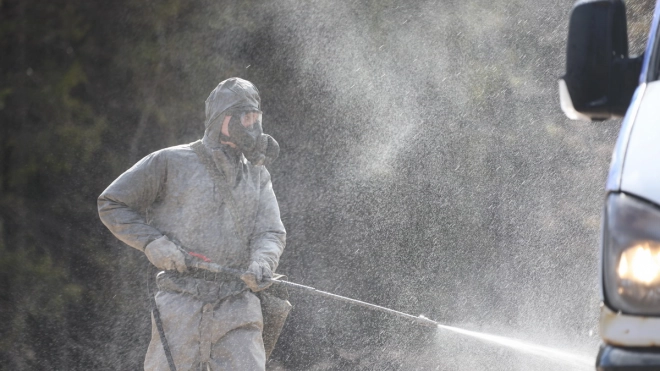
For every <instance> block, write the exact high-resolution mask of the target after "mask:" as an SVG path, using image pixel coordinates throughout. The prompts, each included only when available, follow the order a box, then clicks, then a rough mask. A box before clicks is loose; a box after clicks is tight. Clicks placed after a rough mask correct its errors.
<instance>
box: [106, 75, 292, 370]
mask: <svg viewBox="0 0 660 371" xmlns="http://www.w3.org/2000/svg"><path fill="white" fill-rule="evenodd" d="M205 126H206V130H205V133H204V137H203V139H201V140H198V141H196V142H193V143H190V144H184V145H179V146H175V147H170V148H165V149H162V150H159V151H156V152H154V153H151V154H150V155H148V156H146V157H145V158H143V159H142V160H140V161H139V162H137V163H136V164H135V165H134V166H133V167H131V168H130V169H128V170H127V171H126V172H124V173H123V174H121V175H120V176H119V177H118V178H117V179H116V180H115V181H114V182H113V183H112V184H110V186H108V188H107V189H106V190H105V191H103V193H102V194H101V195H100V196H99V198H98V209H99V215H100V217H101V220H102V222H103V223H104V224H105V225H106V226H107V227H108V229H110V231H111V232H112V233H113V234H114V235H115V236H116V237H117V238H118V239H120V240H121V241H123V242H125V243H126V244H128V245H130V246H132V247H134V248H136V249H138V250H140V251H143V252H144V253H145V255H146V257H147V258H148V259H149V261H150V262H151V263H152V264H153V265H154V266H156V267H157V268H159V269H162V270H164V272H160V273H159V274H158V276H157V283H158V288H159V291H158V293H157V294H156V297H155V302H156V308H157V309H156V312H157V314H158V316H157V317H159V318H157V319H158V320H159V322H160V323H161V324H162V325H161V328H162V330H163V331H164V333H165V337H166V344H169V353H170V354H171V356H170V360H169V362H168V355H167V351H166V350H164V347H163V343H162V342H161V337H160V334H159V331H158V329H157V327H158V324H157V323H156V319H155V318H154V317H156V316H155V315H153V314H152V338H151V343H150V345H149V348H148V350H147V354H146V357H145V361H144V369H145V370H168V369H173V365H172V364H171V363H172V362H173V363H174V364H175V368H176V369H177V370H198V369H201V370H264V369H265V363H266V351H265V350H264V343H263V340H262V329H263V318H262V312H261V307H260V300H259V298H258V297H257V296H256V295H255V294H254V292H258V291H260V290H263V289H265V288H266V287H268V286H269V285H270V284H272V282H270V280H269V279H270V278H271V277H272V276H273V272H274V271H275V269H276V268H277V265H278V262H279V258H280V255H281V254H282V250H283V249H284V246H285V239H286V231H285V229H284V226H283V225H282V221H281V220H280V212H279V206H278V204H277V200H276V198H275V194H274V192H273V188H272V184H271V179H270V174H269V173H268V170H266V168H265V167H264V166H262V165H264V164H268V163H269V162H271V161H273V160H274V159H275V158H276V157H277V156H278V153H279V146H278V144H277V142H276V141H275V140H274V139H273V138H272V137H270V136H269V135H265V134H263V131H262V127H261V101H260V98H259V92H258V90H257V89H256V87H255V86H254V85H253V84H252V83H250V82H249V81H246V80H243V79H240V78H230V79H227V80H225V81H223V82H221V83H220V84H219V85H218V86H217V87H216V88H215V89H214V90H213V92H211V94H210V96H209V97H208V99H207V100H206V123H205ZM189 252H194V253H195V254H197V255H196V256H200V257H201V256H203V257H204V258H208V259H210V260H211V261H213V262H214V263H217V264H219V265H221V266H224V267H228V268H234V269H240V270H241V271H245V273H244V274H243V275H242V276H241V277H240V278H237V277H235V276H232V275H223V274H213V273H211V272H209V271H203V270H198V269H194V268H190V267H188V266H187V265H186V259H190V256H188V253H189ZM248 288H249V289H248Z"/></svg>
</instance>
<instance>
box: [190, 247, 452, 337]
mask: <svg viewBox="0 0 660 371" xmlns="http://www.w3.org/2000/svg"><path fill="white" fill-rule="evenodd" d="M186 265H187V266H188V267H192V268H197V269H204V270H207V271H209V272H213V273H225V274H230V275H233V276H236V277H240V276H241V274H243V273H244V272H242V271H240V270H238V269H232V268H227V267H223V266H221V265H219V264H215V263H213V262H211V260H210V259H209V258H207V257H206V256H204V255H201V254H197V253H194V252H187V256H186ZM270 281H271V282H273V284H275V285H282V286H285V287H287V288H292V289H297V290H300V291H304V292H307V293H310V294H313V295H317V296H323V297H326V298H330V299H334V300H337V301H343V302H345V303H350V304H353V305H357V306H361V307H364V308H369V309H371V310H375V311H379V312H384V313H389V314H393V315H395V316H398V317H402V318H406V319H409V320H412V321H414V322H415V323H418V324H420V325H424V326H429V327H433V328H437V327H438V326H439V325H440V323H438V322H436V321H433V320H430V319H428V318H426V317H424V316H422V315H419V316H413V315H412V314H408V313H403V312H399V311H398V310H394V309H390V308H386V307H382V306H380V305H376V304H371V303H367V302H364V301H360V300H356V299H351V298H348V297H345V296H341V295H336V294H332V293H329V292H326V291H321V290H317V289H315V288H313V287H310V286H305V285H301V284H298V283H294V282H289V281H281V280H277V279H270Z"/></svg>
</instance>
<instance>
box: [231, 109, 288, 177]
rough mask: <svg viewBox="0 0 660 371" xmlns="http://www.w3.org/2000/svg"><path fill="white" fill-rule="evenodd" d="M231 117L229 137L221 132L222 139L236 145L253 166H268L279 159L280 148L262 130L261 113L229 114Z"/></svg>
mask: <svg viewBox="0 0 660 371" xmlns="http://www.w3.org/2000/svg"><path fill="white" fill-rule="evenodd" d="M226 115H227V116H231V118H230V119H229V124H228V125H227V132H228V133H229V136H227V135H225V134H224V131H225V130H224V127H223V128H222V129H223V130H221V131H220V139H221V140H222V141H223V142H229V143H233V144H234V145H236V148H237V149H238V150H239V151H241V152H242V153H243V156H245V158H246V159H247V160H248V161H250V163H252V165H256V166H260V165H268V164H270V163H272V162H273V161H275V159H277V156H279V154H280V146H279V144H277V141H276V140H275V139H273V137H271V136H270V135H268V134H264V131H263V129H262V128H261V112H229V113H227V114H226Z"/></svg>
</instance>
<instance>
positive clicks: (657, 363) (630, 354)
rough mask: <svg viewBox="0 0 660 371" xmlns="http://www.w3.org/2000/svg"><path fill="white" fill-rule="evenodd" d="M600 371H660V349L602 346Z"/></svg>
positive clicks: (598, 364)
mask: <svg viewBox="0 0 660 371" xmlns="http://www.w3.org/2000/svg"><path fill="white" fill-rule="evenodd" d="M596 370H598V371H642V370H644V371H651V370H653V371H660V348H655V347H653V348H622V347H615V346H612V345H601V347H600V351H599V352H598V358H597V359H596Z"/></svg>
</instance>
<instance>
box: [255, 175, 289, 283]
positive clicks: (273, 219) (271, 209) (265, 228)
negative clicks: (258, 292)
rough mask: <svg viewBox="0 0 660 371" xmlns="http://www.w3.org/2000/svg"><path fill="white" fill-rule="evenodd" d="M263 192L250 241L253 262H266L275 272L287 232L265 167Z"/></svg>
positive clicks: (262, 184) (262, 182) (262, 183)
mask: <svg viewBox="0 0 660 371" xmlns="http://www.w3.org/2000/svg"><path fill="white" fill-rule="evenodd" d="M261 177H262V181H261V192H260V196H259V210H258V211H257V216H256V221H255V228H254V232H253V234H252V238H251V239H250V247H251V251H252V260H263V261H266V262H267V263H268V264H269V265H270V268H271V269H272V270H273V271H275V269H277V265H278V264H279V261H280V255H282V251H283V250H284V246H285V244H286V230H285V229H284V225H283V224H282V220H281V219H280V207H279V205H278V204H277V199H276V198H275V192H273V184H272V182H271V180H270V174H269V173H268V170H266V168H265V167H264V168H263V170H262V173H261Z"/></svg>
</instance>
